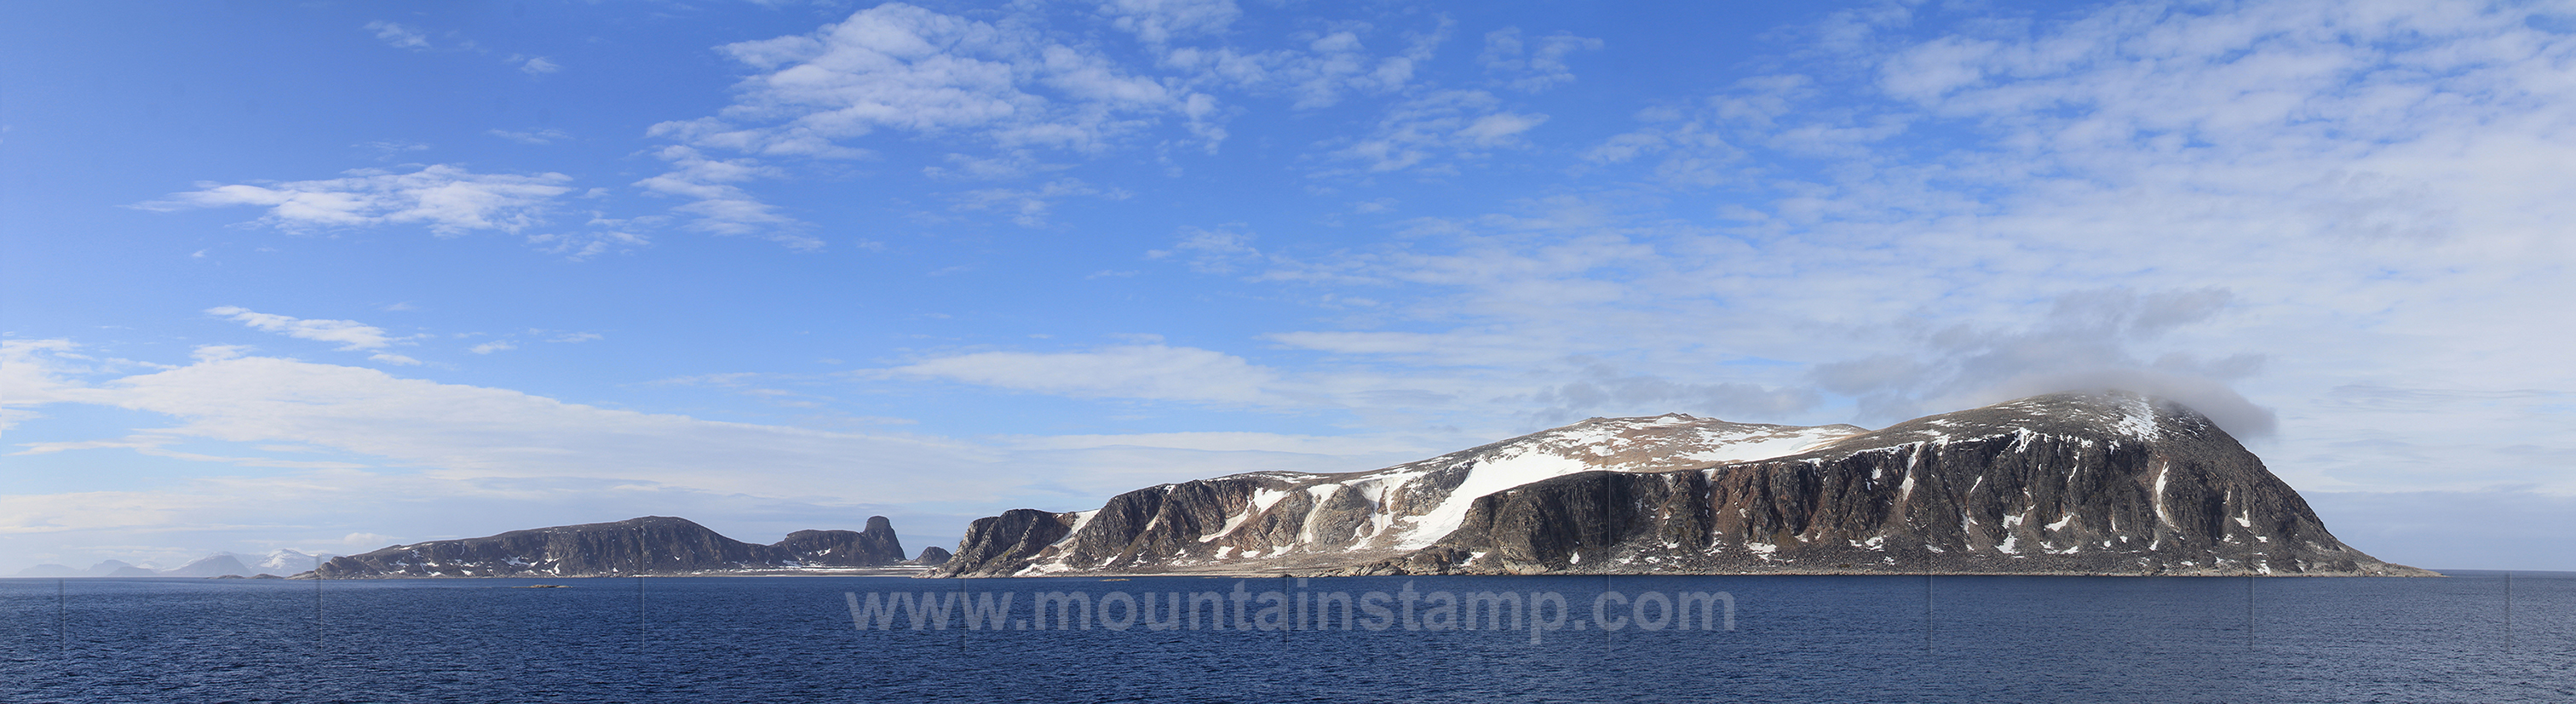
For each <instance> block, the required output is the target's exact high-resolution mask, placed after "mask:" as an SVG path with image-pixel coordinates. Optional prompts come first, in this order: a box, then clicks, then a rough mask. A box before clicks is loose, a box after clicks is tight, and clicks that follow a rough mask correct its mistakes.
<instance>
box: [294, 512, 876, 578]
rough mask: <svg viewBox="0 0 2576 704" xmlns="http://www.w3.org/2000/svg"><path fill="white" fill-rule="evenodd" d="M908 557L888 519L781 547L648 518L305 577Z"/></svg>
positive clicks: (566, 571)
mask: <svg viewBox="0 0 2576 704" xmlns="http://www.w3.org/2000/svg"><path fill="white" fill-rule="evenodd" d="M901 561H903V546H902V544H901V543H900V542H899V541H897V539H896V537H895V534H894V527H893V526H892V525H891V524H889V523H888V522H887V521H886V519H885V518H884V517H882V516H880V517H873V518H870V519H868V529H867V530H865V531H859V532H852V531H846V530H828V531H811V530H809V531H798V532H795V533H791V534H789V535H788V536H787V539H786V540H782V541H779V542H778V544H775V545H755V544H752V543H745V542H741V541H738V540H734V539H732V538H727V537H725V536H723V535H718V534H717V533H716V532H715V531H713V530H708V529H707V527H706V526H701V525H698V524H696V523H694V522H691V521H689V520H687V519H682V518H671V517H666V516H646V517H643V518H634V519H628V520H624V521H617V522H614V523H585V524H581V525H572V526H556V527H552V528H537V529H532V530H515V531H510V532H507V533H502V534H499V535H493V536H488V537H482V538H466V539H462V540H434V541H429V542H425V543H415V544H411V545H396V546H393V547H388V548H385V549H382V550H377V551H374V552H369V553H365V554H360V555H349V556H345V557H335V558H332V559H331V560H330V561H329V562H325V563H323V564H322V566H321V567H320V568H318V569H316V570H314V571H313V572H309V573H306V574H305V575H301V576H311V577H319V578H322V579H360V578H388V577H583V576H605V575H637V574H686V573H697V572H711V571H739V570H773V569H798V568H813V567H870V566H879V565H891V564H895V563H898V562H901Z"/></svg>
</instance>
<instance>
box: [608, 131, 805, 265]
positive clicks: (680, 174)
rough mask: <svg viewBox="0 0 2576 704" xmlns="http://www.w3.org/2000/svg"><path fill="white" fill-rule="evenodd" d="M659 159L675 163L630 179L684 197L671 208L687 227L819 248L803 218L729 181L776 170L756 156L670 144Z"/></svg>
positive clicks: (661, 192) (767, 175)
mask: <svg viewBox="0 0 2576 704" xmlns="http://www.w3.org/2000/svg"><path fill="white" fill-rule="evenodd" d="M660 156H661V157H662V159H663V160H664V161H669V162H671V165H672V166H674V167H676V168H675V169H674V170H673V171H670V172H667V173H664V174H662V175H659V176H655V177H652V178H648V179H644V180H642V181H637V182H635V185H637V186H642V187H643V188H644V189H645V190H646V191H648V192H651V193H654V194H658V195H665V196H674V197H679V198H685V199H688V200H689V203H688V204H686V205H682V206H679V207H677V208H673V209H672V210H674V211H677V212H679V213H681V214H683V215H687V216H690V218H691V219H690V220H689V224H688V227H689V229H693V230H699V231H702V232H712V233H715V234H719V235H744V236H757V237H761V238H765V239H769V240H772V241H776V242H778V243H780V244H785V245H787V246H788V247H790V248H794V249H805V250H812V249H820V248H822V246H823V241H822V240H819V239H815V238H813V237H811V236H808V235H805V234H803V232H802V231H803V230H804V229H805V228H806V227H807V225H806V223H805V222H804V221H801V220H797V219H796V218H793V217H789V216H788V215H787V214H785V213H783V212H781V211H780V209H779V208H778V206H775V205H770V204H769V203H766V202H762V201H761V200H760V199H759V198H758V197H756V196H753V195H752V194H751V192H749V191H745V190H743V189H742V187H741V186H738V185H735V184H738V183H741V182H744V181H749V180H752V179H755V178H774V177H777V176H779V175H780V172H779V171H778V170H777V169H775V168H773V167H770V166H767V165H764V164H761V163H760V162H759V160H756V159H749V158H743V159H713V158H709V157H707V156H706V155H705V154H703V153H700V152H699V151H698V150H696V149H692V148H689V147H685V146H678V145H673V146H669V147H664V148H663V149H662V151H661V152H660Z"/></svg>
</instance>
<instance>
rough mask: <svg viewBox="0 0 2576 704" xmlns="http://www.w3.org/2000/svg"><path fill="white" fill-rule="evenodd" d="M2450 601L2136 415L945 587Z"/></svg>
mask: <svg viewBox="0 0 2576 704" xmlns="http://www.w3.org/2000/svg"><path fill="white" fill-rule="evenodd" d="M1186 573H1287V574H1312V575H1358V574H1733V573H1787V574H1809V573H1864V574H1865V573H1904V574H1915V573H1938V574H2113V575H2118V574H2135V575H2143V574H2171V575H2233V574H2308V575H2390V576H2400V575H2427V574H2431V573H2429V572H2424V571H2422V570H2417V569H2415V568H2411V567H2403V566H2398V565H2390V564H2387V563H2383V562H2380V561H2379V560H2377V559H2374V558H2371V557H2370V556H2368V555H2365V554H2362V553H2361V552H2360V551H2358V550H2354V549H2352V548H2350V547H2347V546H2345V545H2344V544H2343V543H2341V542H2340V541H2337V540H2336V539H2335V538H2334V536H2333V535H2332V534H2331V533H2328V532H2327V531H2326V529H2325V526H2324V525H2323V524H2322V523H2321V522H2319V521H2318V520H2317V518H2316V514H2315V513H2314V512H2312V511H2310V510H2309V508H2308V505H2307V502H2306V501H2304V500H2302V499H2300V498H2299V495H2298V493H2297V492H2296V491H2294V490H2292V489H2291V488H2290V487H2289V485H2287V484H2284V483H2282V482H2281V480H2280V479H2279V478H2278V477H2275V476H2273V475H2272V473H2271V472H2270V471H2269V470H2267V469H2265V468H2264V466H2263V463H2262V460H2260V459H2258V458H2256V457H2255V456H2254V454H2253V453H2252V452H2249V451H2247V450H2246V449H2245V448H2244V446H2243V445H2241V444H2238V443H2237V441H2236V439H2235V438H2233V437H2231V436H2229V435H2228V434H2227V433H2226V431H2224V430H2221V429H2219V427H2218V426H2217V425H2216V424H2214V423H2212V422H2210V420H2209V419H2208V418H2207V417H2204V416H2202V415H2200V414H2199V413H2197V412H2194V411H2192V410H2190V409H2188V408H2184V407H2183V406H2181V405H2179V404H2175V403H2173V402H2170V401H2165V400H2161V399H2155V398H2150V397H2146V396H2141V395H2137V394H2133V393H2127V392H2116V391H2114V392H2103V393H2061V394H2051V395H2046V396H2034V397H2030V398H2024V399H2019V400H2014V401H2009V402H2005V403H2000V404H1995V405H1992V406H1986V407H1983V408H1976V409H1970V410H1966V411H1959V412H1955V413H1945V414H1940V415H1934V416H1928V417H1924V418H1918V419H1915V420H1911V421H1906V422H1904V423H1899V424H1897V425H1894V426H1890V427H1888V428H1886V429H1883V430H1878V431H1869V430H1866V429H1863V428H1858V427H1853V426H1848V425H1832V426H1820V427H1798V426H1780V425H1759V424H1746V423H1729V422H1726V421H1720V420H1713V419H1702V418H1693V417H1690V416H1686V415H1680V414H1668V415H1663V416H1654V417H1646V418H1594V419H1590V420H1586V421H1583V422H1581V423H1576V424H1574V425H1570V426H1566V427H1563V428H1557V429H1553V430H1548V431H1543V432H1539V433H1533V434H1530V435H1525V436H1521V437H1518V438H1513V439H1510V440H1505V441H1502V442H1498V443H1494V444H1491V445H1485V446H1483V447H1478V448H1473V449H1469V450H1464V451H1460V452H1455V453H1450V454H1447V455H1442V456H1440V457H1435V458H1432V459H1428V460H1423V461H1420V462H1413V463H1408V464H1402V465H1396V466H1394V467H1388V468H1385V469H1380V470H1374V471H1368V472H1355V473H1348V474H1304V473H1293V472H1256V473H1250V474H1238V475H1233V476H1228V477H1219V478H1215V479H1204V480H1196V481H1189V482H1181V483H1177V484H1165V485H1161V486H1156V487H1151V488H1146V489H1140V490H1137V491H1131V492H1128V493H1125V494H1121V495H1119V496H1117V497H1114V498H1112V499H1110V500H1109V503H1108V504H1107V505H1106V506H1103V507H1101V508H1100V509H1098V510H1093V511H1078V512H1072V513H1051V512H1045V511H1035V510H1027V509H1022V510H1014V511H1009V512H1006V513H1004V514H1003V515H1000V516H995V517H991V518H984V519H979V520H977V521H975V522H974V524H973V525H972V526H970V527H969V528H968V529H967V533H966V538H965V539H964V540H963V541H961V542H960V543H959V545H958V549H957V551H956V554H955V557H953V558H951V559H950V561H949V562H948V563H946V564H944V565H941V566H940V567H938V568H935V569H933V570H932V571H931V572H930V573H929V574H928V575H926V576H963V577H1001V576H1041V575H1072V574H1186Z"/></svg>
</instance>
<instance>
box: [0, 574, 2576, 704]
mask: <svg viewBox="0 0 2576 704" xmlns="http://www.w3.org/2000/svg"><path fill="white" fill-rule="evenodd" d="M535 583H538V582H536V581H532V580H390V581H372V580H370V581H331V582H320V583H317V582H310V581H296V582H286V581H269V580H261V581H247V580H188V579H89V580H62V581H54V580H26V579H17V580H0V634H5V636H0V637H5V642H0V702H10V703H13V704H14V703H31V702H258V701H291V702H839V701H850V702H945V701H956V702H1447V701H1457V702H1605V701H1607V702H1640V703H1642V702H1680V701H1713V702H1727V701H1745V702H1775V701H1821V702H1995V701H2003V702H2088V703H2089V702H2479V703H2493V702H2553V703H2563V702H2576V574H2571V573H2537V574H2535V573H2517V574H2514V575H2512V576H2511V577H2510V578H2509V579H2508V577H2507V576H2506V575H2504V574H2502V573H2489V572H2466V573H2459V574H2458V575H2456V576H2454V577H2451V578H2446V579H2352V578H2342V579H2337V578H2268V579H2230V578H2135V577H2127V578H2085V577H1935V578H1929V579H1926V578H1923V577H1858V576H1855V577H1779V576H1765V577H1619V578H1603V577H1480V578H1410V579H1408V578H1347V579H1312V580H1295V579H1276V578H1272V579H1233V578H1225V579H1201V578H1138V579H1133V580H1123V581H1104V580H1099V579H1072V578H1067V579H1019V580H916V579H901V578H830V577H760V578H649V579H631V578H629V579H573V580H552V581H547V582H544V583H550V584H563V585H567V586H568V588H559V589H529V588H518V587H525V586H527V585H530V584H535ZM1408 585H1409V586H1410V589H1409V591H1408V589H1407V587H1408ZM1237 589H1240V590H1241V596H1238V595H1237V591H1236V590H1237ZM2508 590H2510V593H2509V594H2508ZM1372 592H1375V593H1376V594H1371V593H1372ZM1050 593H1051V594H1050ZM1040 594H1049V596H1050V598H1049V599H1047V600H1045V601H1044V602H1040V601H1039V600H1038V598H1037V597H1038V596H1039V595H1040ZM1408 594H1409V595H1410V596H1411V599H1409V601H1411V602H1412V605H1413V607H1414V608H1413V610H1412V611H1411V613H1410V614H1408V613H1407V612H1406V611H1405V608H1404V606H1405V602H1406V601H1408V599H1407V598H1406V597H1407V595H1408ZM1077 595H1078V598H1077ZM1505 595H1509V598H1508V599H1505V598H1504V596H1505ZM1444 596H1445V597H1447V598H1449V601H1446V602H1444V601H1441V598H1442V597H1444ZM870 597H873V598H874V603H873V605H872V604H870V603H869V599H870ZM1175 601H1178V602H1180V603H1181V604H1182V605H1183V606H1184V607H1188V606H1193V605H1194V606H1195V607H1196V608H1185V609H1182V610H1176V609H1175V608H1174V602H1175ZM1461 602H1464V603H1465V604H1466V605H1467V606H1468V607H1471V608H1468V609H1467V610H1468V611H1469V612H1470V613H1469V615H1468V616H1466V617H1463V618H1462V617H1460V616H1458V614H1457V613H1456V612H1455V611H1442V610H1441V607H1442V606H1443V605H1447V606H1449V607H1451V608H1452V609H1456V608H1458V606H1459V604H1460V603H1461ZM1040 603H1044V604H1045V605H1046V606H1047V607H1048V610H1047V611H1046V612H1045V613H1044V614H1039V613H1036V612H1035V610H1036V608H1037V607H1038V606H1039V604H1040ZM1730 603H1731V606H1732V609H1731V611H1732V615H1733V621H1732V624H1731V628H1730V627H1729V623H1728V621H1727V620H1726V614H1727V612H1728V609H1727V608H1726V607H1727V606H1728V605H1729V604H1730ZM988 604H989V605H991V606H992V607H993V609H994V610H995V611H999V610H1000V609H1003V608H1004V607H1006V606H1007V607H1008V611H1007V612H1002V613H1000V614H999V617H998V620H997V619H996V613H995V612H993V611H985V610H984V609H983V607H984V606H986V605H988ZM1346 604H1347V605H1348V606H1345V605H1346ZM872 606H873V608H872ZM1265 607H1268V608H1270V610H1269V611H1267V612H1266V613H1265V612H1263V611H1262V609H1264V608H1265ZM943 608H944V609H947V613H946V615H945V617H944V618H943V617H941V616H940V615H939V614H938V611H939V610H940V609H943ZM1373 609H1375V610H1373ZM969 611H975V612H976V613H973V614H970V613H968V612H969ZM1185 612H1188V613H1195V614H1196V615H1198V616H1199V619H1198V620H1197V621H1196V622H1192V621H1190V620H1189V619H1188V618H1187V617H1185V616H1184V615H1183V613H1185ZM1345 613H1347V614H1348V616H1347V617H1345V616H1344V614H1345ZM916 615H917V616H919V617H921V618H922V621H923V622H922V623H921V624H920V626H921V627H920V628H918V629H916V628H914V627H913V626H914V619H915V616H916ZM969 616H973V617H975V621H974V622H973V623H971V624H970V623H969V621H968V620H967V619H968V617H969ZM1462 622H1463V623H1462ZM1604 625H1614V626H1616V627H1617V628H1616V629H1615V630H1612V629H1605V628H1604ZM970 626H971V627H970ZM1444 626H1445V628H1444ZM1346 627H1347V630H1345V628H1346ZM1471 627H1472V628H1471ZM1650 627H1651V628H1650Z"/></svg>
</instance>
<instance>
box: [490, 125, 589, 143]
mask: <svg viewBox="0 0 2576 704" xmlns="http://www.w3.org/2000/svg"><path fill="white" fill-rule="evenodd" d="M483 133H484V134H488V135H492V136H494V137H499V138H502V139H506V140H510V141H513V142H518V143H520V144H553V143H556V142H560V141H563V140H566V139H570V138H572V135H570V134H567V133H565V132H564V131H563V130H559V129H554V128H551V127H550V128H546V129H540V130H525V131H520V130H500V129H495V130H484V132H483Z"/></svg>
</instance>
